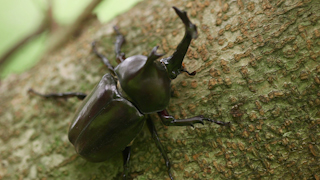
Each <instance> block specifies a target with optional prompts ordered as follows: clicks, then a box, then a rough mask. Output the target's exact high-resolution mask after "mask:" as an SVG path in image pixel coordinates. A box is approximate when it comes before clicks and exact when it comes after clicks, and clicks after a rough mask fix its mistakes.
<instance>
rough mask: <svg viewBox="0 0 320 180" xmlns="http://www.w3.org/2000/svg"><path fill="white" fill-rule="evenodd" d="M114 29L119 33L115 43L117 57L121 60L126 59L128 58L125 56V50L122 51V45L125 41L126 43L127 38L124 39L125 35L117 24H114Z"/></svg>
mask: <svg viewBox="0 0 320 180" xmlns="http://www.w3.org/2000/svg"><path fill="white" fill-rule="evenodd" d="M113 29H114V31H115V32H116V33H117V39H116V43H115V44H114V46H115V48H114V49H115V53H116V56H117V59H118V60H119V61H120V62H122V61H124V60H125V59H126V58H125V54H124V53H123V52H121V46H122V44H123V43H125V39H124V36H123V35H122V34H121V32H120V31H119V29H118V27H117V26H113Z"/></svg>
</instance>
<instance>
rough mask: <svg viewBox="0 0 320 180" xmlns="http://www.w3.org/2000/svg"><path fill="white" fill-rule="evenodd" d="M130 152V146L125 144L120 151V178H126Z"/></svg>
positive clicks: (124, 179)
mask: <svg viewBox="0 0 320 180" xmlns="http://www.w3.org/2000/svg"><path fill="white" fill-rule="evenodd" d="M130 154H131V146H127V147H126V148H125V149H124V150H123V151H122V157H123V175H122V178H123V180H126V179H127V176H128V172H129V166H128V163H129V160H130Z"/></svg>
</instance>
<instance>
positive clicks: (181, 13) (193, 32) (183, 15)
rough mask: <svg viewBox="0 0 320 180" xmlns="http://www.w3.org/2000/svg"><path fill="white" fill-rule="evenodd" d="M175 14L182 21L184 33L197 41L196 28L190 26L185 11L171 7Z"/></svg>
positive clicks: (192, 25)
mask: <svg viewBox="0 0 320 180" xmlns="http://www.w3.org/2000/svg"><path fill="white" fill-rule="evenodd" d="M172 8H173V9H174V11H175V12H176V14H177V15H178V16H179V18H180V19H181V20H182V22H183V24H184V26H185V28H186V33H187V34H189V35H191V37H192V39H197V37H198V31H197V26H196V25H194V24H192V23H191V21H190V19H189V17H188V16H187V12H186V11H181V10H180V9H178V8H177V7H175V6H172Z"/></svg>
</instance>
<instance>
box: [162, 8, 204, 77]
mask: <svg viewBox="0 0 320 180" xmlns="http://www.w3.org/2000/svg"><path fill="white" fill-rule="evenodd" d="M173 9H174V10H175V12H176V13H177V15H178V16H179V18H180V19H181V20H182V22H183V24H184V26H185V34H184V37H183V39H182V40H181V42H180V43H179V44H178V46H177V49H176V51H175V52H174V53H173V54H172V55H171V56H170V57H167V58H163V59H161V60H160V62H162V63H163V64H164V65H165V66H166V68H167V73H168V75H169V77H170V79H175V78H176V77H177V76H178V75H179V74H180V73H181V71H184V70H185V69H184V68H183V67H182V61H183V59H184V56H185V55H186V53H187V51H188V48H189V45H190V42H191V40H192V39H195V38H197V37H198V32H197V26H196V25H195V24H192V22H191V21H190V19H189V18H188V16H187V13H186V12H185V11H181V10H180V9H178V8H176V7H174V6H173Z"/></svg>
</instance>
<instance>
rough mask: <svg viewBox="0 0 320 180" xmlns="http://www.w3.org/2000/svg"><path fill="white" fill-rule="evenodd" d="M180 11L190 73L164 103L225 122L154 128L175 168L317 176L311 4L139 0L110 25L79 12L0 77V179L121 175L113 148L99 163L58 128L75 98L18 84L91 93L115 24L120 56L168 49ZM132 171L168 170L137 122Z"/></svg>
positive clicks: (318, 31) (317, 30) (179, 33)
mask: <svg viewBox="0 0 320 180" xmlns="http://www.w3.org/2000/svg"><path fill="white" fill-rule="evenodd" d="M173 5H174V6H177V7H178V8H180V9H183V10H186V11H187V12H188V15H189V16H190V19H191V21H192V22H193V23H195V24H196V25H197V26H198V31H199V38H198V39H196V40H194V41H193V42H192V44H191V47H190V49H189V51H188V54H187V56H186V59H185V60H184V63H185V67H186V68H187V69H188V70H189V71H194V70H196V71H197V75H196V76H194V77H190V76H188V75H186V74H182V75H180V76H179V77H178V78H177V79H175V80H173V82H172V89H173V96H174V97H172V99H171V101H170V105H169V107H168V109H169V111H170V113H171V114H172V115H174V116H175V117H176V118H184V117H191V116H194V115H198V114H203V115H205V116H207V117H210V118H214V119H217V120H220V121H225V122H228V121H230V122H231V126H230V127H220V126H218V125H216V124H210V123H208V122H205V125H201V124H200V125H195V128H192V127H166V126H164V125H162V124H161V122H160V120H159V119H158V118H157V117H156V116H155V115H153V116H152V117H153V119H154V120H155V124H156V128H157V129H158V133H159V135H160V137H161V140H162V143H163V145H164V146H165V149H166V151H167V152H168V156H169V157H170V159H171V162H172V164H173V167H172V174H173V176H174V178H175V179H176V180H178V179H259V178H264V179H319V178H320V173H319V172H320V159H319V157H320V145H319V143H320V142H319V139H320V130H319V126H320V110H319V109H320V108H319V107H320V91H319V86H320V58H319V55H320V48H319V45H320V40H319V39H320V24H319V21H320V15H319V9H320V3H319V1H317V0H291V1H284V0H278V1H267V0H260V1H251V2H249V1H245V0H237V1H234V0H229V1H212V2H210V1H209V0H202V1H199V0H195V1H189V2H185V1H175V3H174V4H172V2H171V1H169V0H166V1H144V2H141V3H140V4H138V5H137V6H135V7H134V8H133V9H131V10H130V11H129V12H127V13H125V14H123V15H121V16H119V17H117V18H116V19H115V20H113V21H112V22H110V23H108V24H104V25H101V24H99V22H98V21H97V20H93V21H91V22H90V23H88V24H87V25H86V26H85V27H84V28H83V29H81V30H80V31H81V34H80V35H79V36H78V37H77V38H73V39H72V40H70V41H69V42H68V43H67V44H65V45H64V46H63V48H61V49H60V50H58V51H56V52H54V53H52V54H49V55H47V56H45V57H44V58H43V60H42V61H41V62H40V63H39V64H38V65H37V66H36V67H34V68H32V69H31V70H30V71H28V72H26V73H24V74H21V75H15V76H11V77H9V78H7V79H6V80H4V81H2V82H1V87H0V93H1V97H0V102H1V104H0V123H1V124H0V159H1V163H0V179H72V180H74V179H119V178H120V175H121V172H122V157H121V153H119V154H118V155H117V156H115V157H113V158H112V159H110V161H107V162H103V163H90V162H87V161H85V160H84V159H82V158H80V157H79V156H78V155H76V154H75V151H74V149H73V146H72V145H71V144H70V143H69V141H68V138H67V131H68V126H69V124H70V121H71V120H72V118H73V114H74V112H75V110H76V108H77V106H79V104H80V103H81V102H80V101H79V100H77V99H76V98H72V99H68V101H64V100H46V99H43V98H41V97H37V96H31V95H28V94H27V90H28V89H29V88H31V87H32V88H34V89H35V90H37V91H40V92H46V93H48V92H66V91H78V92H86V93H89V92H90V90H91V89H92V88H93V87H94V86H95V84H96V83H97V82H98V81H99V80H100V78H101V77H102V76H103V74H105V73H107V72H108V70H107V68H106V67H105V66H104V65H103V64H102V62H100V60H99V59H98V58H97V57H96V56H95V55H94V54H93V53H92V52H91V46H90V44H91V42H92V41H93V40H97V45H98V47H99V51H100V52H104V54H105V55H106V56H107V57H108V58H109V59H110V60H111V62H112V64H113V65H116V62H115V55H114V52H113V42H114V41H115V34H113V30H112V26H113V25H115V24H117V25H118V27H119V28H120V31H121V32H123V33H124V34H125V36H126V41H127V43H126V44H125V45H124V47H123V51H124V52H125V53H126V56H127V57H129V56H132V55H136V54H144V55H147V54H148V53H149V52H150V51H151V49H152V48H153V47H154V46H156V45H159V46H160V50H159V53H161V51H162V52H164V53H166V54H167V55H170V54H171V53H173V51H174V48H175V46H177V44H178V42H179V41H180V40H181V38H182V37H183V31H184V29H183V24H182V23H181V21H180V20H179V19H178V18H177V16H176V14H175V13H174V11H173V10H172V8H171V6H173ZM130 178H133V179H169V177H168V174H167V171H166V167H165V164H164V160H163V159H162V157H161V154H160V152H159V151H158V149H157V148H156V146H155V144H154V143H153V141H152V139H151V136H150V134H149V132H148V130H147V129H146V128H144V129H143V131H142V132H141V133H140V134H139V135H138V136H137V138H136V139H135V141H134V143H133V152H132V157H131V162H130Z"/></svg>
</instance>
